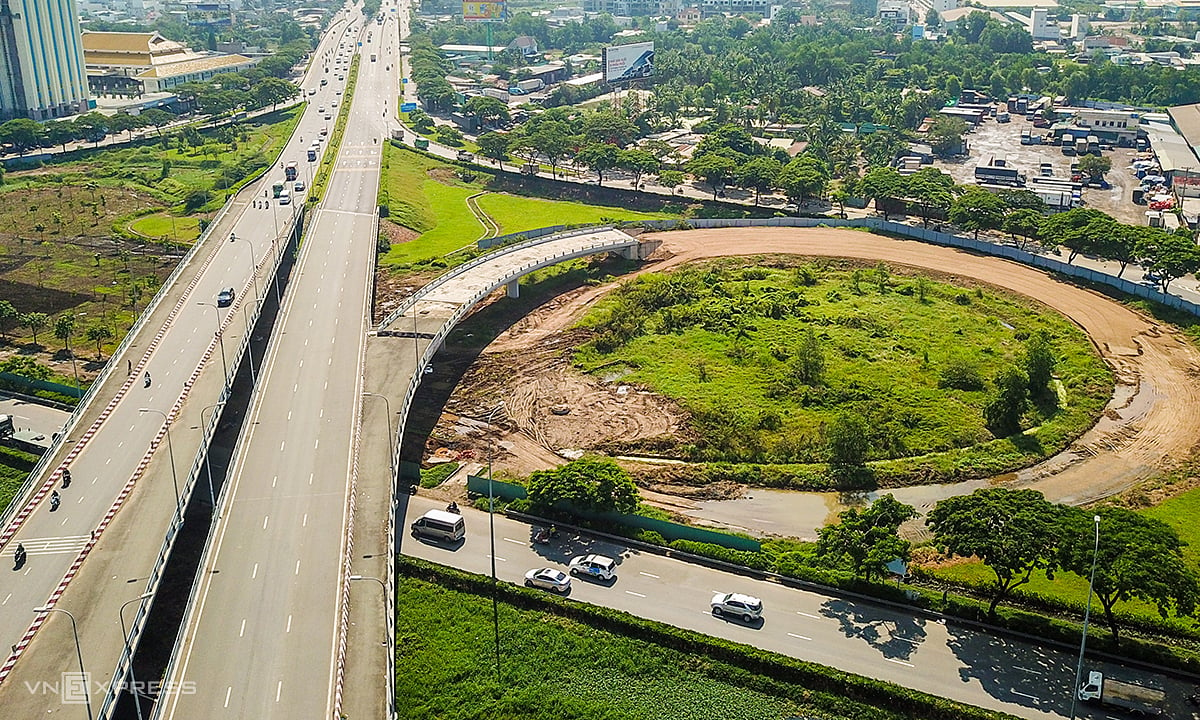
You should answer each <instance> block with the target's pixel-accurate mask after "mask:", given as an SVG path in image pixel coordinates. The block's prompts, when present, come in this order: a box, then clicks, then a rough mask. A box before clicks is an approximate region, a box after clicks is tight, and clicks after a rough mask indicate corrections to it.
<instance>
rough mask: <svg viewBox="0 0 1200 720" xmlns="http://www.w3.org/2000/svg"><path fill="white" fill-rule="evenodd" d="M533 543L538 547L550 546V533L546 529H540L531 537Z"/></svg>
mask: <svg viewBox="0 0 1200 720" xmlns="http://www.w3.org/2000/svg"><path fill="white" fill-rule="evenodd" d="M533 541H534V542H535V543H537V544H538V545H549V544H550V531H549V530H547V529H546V528H541V529H540V530H538V531H537V532H536V533H534V535H533Z"/></svg>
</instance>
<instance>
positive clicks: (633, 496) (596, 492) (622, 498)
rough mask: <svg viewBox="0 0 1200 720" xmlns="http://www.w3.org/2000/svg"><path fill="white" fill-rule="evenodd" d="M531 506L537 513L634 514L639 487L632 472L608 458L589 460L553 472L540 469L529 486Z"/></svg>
mask: <svg viewBox="0 0 1200 720" xmlns="http://www.w3.org/2000/svg"><path fill="white" fill-rule="evenodd" d="M526 489H527V490H528V493H529V495H528V497H529V505H530V507H531V508H532V509H534V510H537V511H542V512H545V511H549V510H554V509H556V508H557V509H562V508H563V506H564V505H565V506H567V507H568V508H570V509H574V510H582V511H584V512H612V511H616V512H625V513H627V512H633V510H634V509H636V508H637V504H638V491H637V486H636V485H634V484H633V478H631V477H630V476H629V473H627V472H625V471H624V470H623V469H621V466H619V465H617V464H616V463H615V462H613V461H612V460H609V459H608V458H598V457H585V458H580V459H579V460H574V461H572V462H569V463H567V464H566V465H563V466H562V467H559V468H555V469H553V470H536V471H534V472H532V473H530V475H529V482H528V483H527V484H526Z"/></svg>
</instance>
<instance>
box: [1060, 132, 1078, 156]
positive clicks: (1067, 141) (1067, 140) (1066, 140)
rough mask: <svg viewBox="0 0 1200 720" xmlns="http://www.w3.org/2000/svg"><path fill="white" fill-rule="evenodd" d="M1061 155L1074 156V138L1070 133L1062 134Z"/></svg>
mask: <svg viewBox="0 0 1200 720" xmlns="http://www.w3.org/2000/svg"><path fill="white" fill-rule="evenodd" d="M1062 154H1063V155H1074V154H1075V136H1074V135H1072V134H1071V133H1063V136H1062Z"/></svg>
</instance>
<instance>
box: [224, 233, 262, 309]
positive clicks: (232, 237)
mask: <svg viewBox="0 0 1200 720" xmlns="http://www.w3.org/2000/svg"><path fill="white" fill-rule="evenodd" d="M238 240H242V241H244V242H245V243H246V247H248V248H250V279H251V280H253V281H254V299H255V300H258V299H259V294H258V265H257V264H255V262H254V243H252V242H250V241H249V240H247V239H246V238H244V237H243V238H240V237H238V236H237V234H236V233H229V242H236V241H238Z"/></svg>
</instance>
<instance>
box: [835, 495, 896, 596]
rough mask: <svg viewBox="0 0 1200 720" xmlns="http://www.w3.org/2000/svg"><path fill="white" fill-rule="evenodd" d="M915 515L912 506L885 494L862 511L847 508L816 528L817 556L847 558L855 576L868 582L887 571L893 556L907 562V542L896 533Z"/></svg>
mask: <svg viewBox="0 0 1200 720" xmlns="http://www.w3.org/2000/svg"><path fill="white" fill-rule="evenodd" d="M916 516H917V511H916V510H915V509H913V508H912V507H911V506H908V505H905V504H904V503H902V502H900V501H899V500H896V498H895V497H893V496H892V495H891V494H888V495H884V496H883V497H881V498H879V499H878V500H876V501H875V502H873V503H871V504H870V505H869V506H868V507H866V508H864V509H863V510H859V509H858V508H850V509H849V510H846V511H844V512H841V513H839V514H838V522H837V523H835V524H833V525H826V526H825V527H823V528H821V529H820V530H819V531H818V538H819V539H818V541H817V555H819V556H822V557H829V558H833V559H836V560H844V561H848V562H849V564H850V571H851V572H852V573H854V576H855V577H859V576H860V575H861V576H862V577H863V579H865V580H866V581H867V582H870V581H871V577H872V576H877V575H882V574H883V573H884V572H886V571H887V564H888V563H889V562H891V561H893V560H895V559H897V558H898V559H900V560H904V561H907V560H908V557H909V549H910V544H909V542H908V541H907V540H902V539H901V538H900V536H899V534H898V531H899V529H900V525H902V524H903V523H904V522H906V521H908V520H911V519H912V518H914V517H916Z"/></svg>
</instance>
